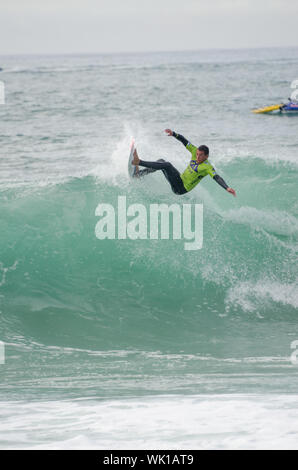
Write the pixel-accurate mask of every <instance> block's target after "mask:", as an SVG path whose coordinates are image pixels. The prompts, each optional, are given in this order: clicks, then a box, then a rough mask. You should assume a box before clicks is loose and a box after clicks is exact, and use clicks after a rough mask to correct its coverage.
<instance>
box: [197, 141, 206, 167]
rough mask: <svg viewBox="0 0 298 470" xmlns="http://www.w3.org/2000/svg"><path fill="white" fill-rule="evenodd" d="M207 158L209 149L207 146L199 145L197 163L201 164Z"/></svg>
mask: <svg viewBox="0 0 298 470" xmlns="http://www.w3.org/2000/svg"><path fill="white" fill-rule="evenodd" d="M208 157H209V148H208V147H207V145H200V147H199V148H198V149H197V162H198V163H202V162H204V161H205V160H207V158H208Z"/></svg>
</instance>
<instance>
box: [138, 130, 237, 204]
mask: <svg viewBox="0 0 298 470" xmlns="http://www.w3.org/2000/svg"><path fill="white" fill-rule="evenodd" d="M165 132H166V134H167V135H168V136H173V137H175V138H176V139H177V140H179V141H180V142H182V144H183V145H184V146H185V147H186V148H187V150H189V152H190V153H191V160H190V163H189V165H188V166H187V168H186V170H185V171H184V172H183V173H182V174H180V173H179V171H178V170H177V169H176V168H175V167H174V166H173V165H172V164H171V163H170V162H166V161H165V160H163V159H160V160H157V161H156V162H147V161H144V160H141V159H140V158H139V156H138V152H137V150H136V149H135V150H134V153H133V160H132V165H135V167H136V171H135V174H134V176H135V177H140V176H145V175H147V174H149V173H153V172H155V171H157V170H161V171H162V172H163V174H164V175H165V177H166V179H167V180H168V182H169V183H170V185H171V188H172V191H173V192H174V193H175V194H185V193H187V192H189V191H191V190H192V189H193V188H194V187H195V186H196V185H197V184H198V183H199V182H200V181H201V180H202V179H203V178H204V177H205V176H207V175H210V176H211V178H213V179H214V180H215V181H216V182H217V183H218V184H219V185H220V186H222V187H223V188H224V189H225V190H226V191H228V192H229V193H231V194H233V196H236V192H235V191H234V189H232V188H230V187H229V186H228V185H227V183H226V182H225V181H224V180H223V179H222V178H221V177H220V176H219V175H218V174H217V173H216V171H215V169H214V168H213V166H212V165H211V163H210V162H208V157H209V148H208V147H207V146H206V145H200V146H199V147H195V146H194V145H192V144H191V143H190V142H188V140H187V139H185V137H183V135H181V134H177V133H176V132H174V131H172V130H171V129H166V130H165ZM139 166H143V167H145V168H146V170H140V169H139Z"/></svg>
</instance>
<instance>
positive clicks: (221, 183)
mask: <svg viewBox="0 0 298 470" xmlns="http://www.w3.org/2000/svg"><path fill="white" fill-rule="evenodd" d="M211 177H212V178H213V179H214V181H216V182H217V184H219V186H221V187H222V188H224V189H225V190H226V191H228V192H229V193H231V194H233V196H236V191H235V190H234V189H232V188H229V186H228V185H227V183H226V182H225V180H224V179H223V178H222V177H221V176H219V175H218V174H215V175H214V176H213V175H212V174H211Z"/></svg>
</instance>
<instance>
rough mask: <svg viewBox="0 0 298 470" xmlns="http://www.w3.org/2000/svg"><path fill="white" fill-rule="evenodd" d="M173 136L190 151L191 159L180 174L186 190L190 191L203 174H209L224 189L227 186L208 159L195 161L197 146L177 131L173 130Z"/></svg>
mask: <svg viewBox="0 0 298 470" xmlns="http://www.w3.org/2000/svg"><path fill="white" fill-rule="evenodd" d="M173 137H175V138H176V139H177V140H179V141H180V142H182V144H183V145H184V146H185V147H186V148H187V150H188V151H189V152H190V153H191V160H190V162H189V165H188V167H187V168H186V170H185V171H184V172H183V173H182V174H181V175H180V178H181V180H182V182H183V186H184V187H185V189H186V191H191V190H192V189H193V188H194V187H195V186H196V185H197V184H198V183H199V182H200V181H201V180H202V179H203V178H204V177H205V176H207V175H210V176H211V178H213V179H214V180H215V181H216V182H217V183H218V184H219V185H220V186H222V187H223V188H224V189H227V188H228V185H227V183H226V182H225V181H224V180H223V179H222V178H221V176H219V175H218V174H217V173H216V171H215V169H214V168H213V166H212V165H211V163H210V162H208V160H205V161H204V162H203V163H198V162H197V150H198V147H196V146H195V145H192V144H191V143H190V142H188V140H187V139H186V138H185V137H183V135H181V134H177V132H173Z"/></svg>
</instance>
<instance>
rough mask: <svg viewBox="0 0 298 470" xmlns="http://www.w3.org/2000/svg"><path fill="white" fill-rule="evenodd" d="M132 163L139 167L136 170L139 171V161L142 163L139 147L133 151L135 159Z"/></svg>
mask: <svg viewBox="0 0 298 470" xmlns="http://www.w3.org/2000/svg"><path fill="white" fill-rule="evenodd" d="M131 163H132V165H135V166H136V167H137V168H136V170H137V171H139V168H138V167H139V163H140V159H139V155H138V152H137V149H134V152H133V160H132V162H131Z"/></svg>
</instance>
